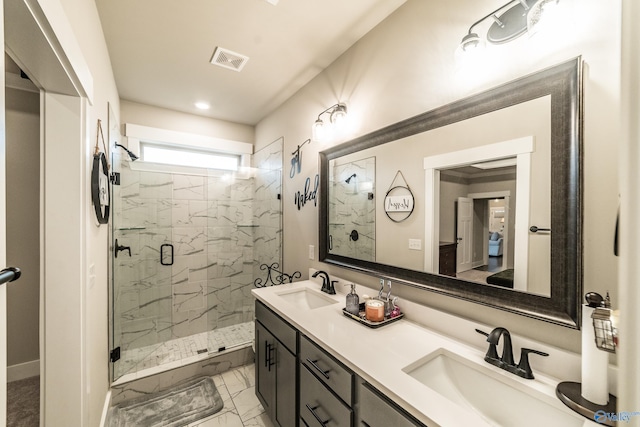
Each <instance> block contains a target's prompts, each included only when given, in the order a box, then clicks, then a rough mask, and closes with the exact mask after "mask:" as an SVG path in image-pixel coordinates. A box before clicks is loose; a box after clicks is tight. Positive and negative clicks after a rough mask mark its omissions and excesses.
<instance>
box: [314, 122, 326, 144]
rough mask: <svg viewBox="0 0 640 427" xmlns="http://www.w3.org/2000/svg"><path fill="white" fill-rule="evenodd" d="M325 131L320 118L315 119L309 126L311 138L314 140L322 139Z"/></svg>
mask: <svg viewBox="0 0 640 427" xmlns="http://www.w3.org/2000/svg"><path fill="white" fill-rule="evenodd" d="M325 133H326V132H325V128H324V122H323V121H322V120H321V119H318V120H316V121H315V123H314V124H313V126H312V127H311V139H312V140H314V141H322V140H323V139H324V137H325Z"/></svg>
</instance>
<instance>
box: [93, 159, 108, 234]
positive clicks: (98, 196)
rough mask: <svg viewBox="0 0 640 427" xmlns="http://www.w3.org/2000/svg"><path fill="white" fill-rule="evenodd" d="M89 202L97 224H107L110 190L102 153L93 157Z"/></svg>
mask: <svg viewBox="0 0 640 427" xmlns="http://www.w3.org/2000/svg"><path fill="white" fill-rule="evenodd" d="M91 202H92V203H93V207H94V209H95V211H96V218H97V219H98V223H99V224H106V223H108V222H109V205H110V204H111V190H110V188H109V166H108V165H107V159H106V156H105V155H104V153H102V152H99V153H96V154H94V155H93V167H92V169H91Z"/></svg>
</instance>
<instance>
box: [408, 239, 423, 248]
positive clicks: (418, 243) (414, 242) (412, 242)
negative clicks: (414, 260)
mask: <svg viewBox="0 0 640 427" xmlns="http://www.w3.org/2000/svg"><path fill="white" fill-rule="evenodd" d="M409 249H413V250H414V251H419V250H421V249H422V240H420V239H409Z"/></svg>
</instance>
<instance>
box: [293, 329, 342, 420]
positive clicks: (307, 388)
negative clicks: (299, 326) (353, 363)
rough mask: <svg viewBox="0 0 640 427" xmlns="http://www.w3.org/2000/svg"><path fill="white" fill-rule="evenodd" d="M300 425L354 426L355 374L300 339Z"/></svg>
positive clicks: (302, 338)
mask: <svg viewBox="0 0 640 427" xmlns="http://www.w3.org/2000/svg"><path fill="white" fill-rule="evenodd" d="M298 356H299V360H300V420H301V422H300V425H302V426H304V425H306V426H309V427H316V426H318V427H323V426H325V425H331V426H336V427H351V425H352V424H353V409H352V408H351V407H352V405H353V378H354V375H353V372H351V370H349V369H348V368H346V367H345V366H344V365H342V364H341V363H340V362H338V361H337V360H335V359H334V358H333V357H332V356H331V355H329V354H328V353H327V352H326V351H324V350H323V349H322V348H320V347H318V346H317V345H316V344H315V343H314V342H313V341H311V340H310V339H309V338H307V337H305V336H302V335H301V336H300V352H299V354H298Z"/></svg>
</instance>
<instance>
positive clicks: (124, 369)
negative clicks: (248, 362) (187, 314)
mask: <svg viewBox="0 0 640 427" xmlns="http://www.w3.org/2000/svg"><path fill="white" fill-rule="evenodd" d="M253 336H254V325H253V322H245V323H239V324H237V325H232V326H227V327H224V328H218V329H215V330H213V331H208V332H201V333H199V334H195V335H191V336H188V337H184V338H176V339H173V340H169V341H166V342H164V343H162V344H156V345H150V346H146V347H140V348H135V349H131V350H125V351H123V352H122V354H121V356H120V360H119V361H118V362H117V363H116V366H115V377H116V378H119V377H122V376H124V375H127V374H132V373H136V372H140V371H144V370H150V369H151V370H153V368H157V367H159V366H163V365H176V363H178V364H180V363H184V364H186V363H192V362H193V361H194V360H195V359H198V358H205V357H208V356H207V355H209V354H215V353H218V352H220V351H223V350H229V349H232V348H234V347H238V346H242V345H247V344H249V343H252V342H253ZM171 367H174V366H171Z"/></svg>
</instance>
